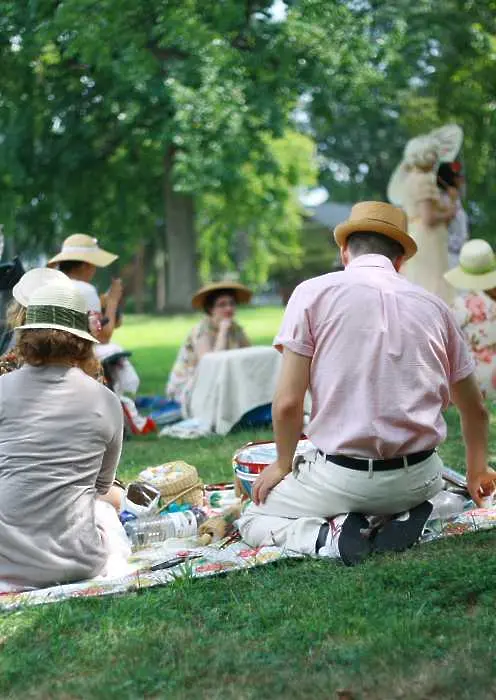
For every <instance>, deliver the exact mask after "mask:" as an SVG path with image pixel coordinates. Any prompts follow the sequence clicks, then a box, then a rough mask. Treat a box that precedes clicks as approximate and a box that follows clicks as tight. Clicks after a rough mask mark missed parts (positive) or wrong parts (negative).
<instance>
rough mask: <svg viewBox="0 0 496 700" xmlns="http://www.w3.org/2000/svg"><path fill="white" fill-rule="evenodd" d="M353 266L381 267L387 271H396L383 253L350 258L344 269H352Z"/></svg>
mask: <svg viewBox="0 0 496 700" xmlns="http://www.w3.org/2000/svg"><path fill="white" fill-rule="evenodd" d="M355 267H381V268H382V269H383V270H388V271H389V272H396V270H395V269H394V265H393V263H392V262H391V260H390V259H389V258H386V256H385V255H377V254H376V253H369V254H368V255H359V256H358V258H355V259H354V260H352V261H351V262H350V263H348V265H347V266H346V269H354V268H355Z"/></svg>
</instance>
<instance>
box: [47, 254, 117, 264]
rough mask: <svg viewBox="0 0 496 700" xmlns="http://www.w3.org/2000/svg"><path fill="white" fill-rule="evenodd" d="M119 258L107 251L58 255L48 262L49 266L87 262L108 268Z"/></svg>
mask: <svg viewBox="0 0 496 700" xmlns="http://www.w3.org/2000/svg"><path fill="white" fill-rule="evenodd" d="M118 257H119V256H118V255H114V253H108V252H107V251H106V250H96V251H88V252H87V253H84V252H83V253H79V252H78V253H64V252H60V253H59V254H58V255H56V256H55V257H53V258H52V259H51V260H49V261H48V264H49V265H56V264H57V263H61V262H67V261H68V260H74V261H76V262H86V263H89V264H90V265H94V266H95V267H108V266H109V265H111V264H112V263H113V262H115V261H116V260H117V258H118Z"/></svg>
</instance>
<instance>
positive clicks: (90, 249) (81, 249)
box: [60, 245, 101, 255]
mask: <svg viewBox="0 0 496 700" xmlns="http://www.w3.org/2000/svg"><path fill="white" fill-rule="evenodd" d="M100 251H101V248H99V247H98V245H81V246H78V245H66V246H62V250H61V251H60V252H61V253H63V254H64V255H65V254H66V253H69V254H71V253H83V254H84V253H99V252H100Z"/></svg>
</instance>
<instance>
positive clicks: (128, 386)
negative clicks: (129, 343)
mask: <svg viewBox="0 0 496 700" xmlns="http://www.w3.org/2000/svg"><path fill="white" fill-rule="evenodd" d="M117 258H118V256H117V255H114V253H109V252H108V251H106V250H103V249H102V248H100V246H99V245H98V241H97V239H96V238H92V237H91V236H87V235H86V234H83V233H75V234H73V235H72V236H69V237H68V238H66V239H65V241H64V243H63V245H62V249H61V251H60V253H58V254H57V255H55V257H53V258H52V259H51V260H50V261H49V263H48V264H49V265H51V266H53V265H57V266H58V268H59V270H60V271H61V272H63V273H65V274H66V275H67V276H68V277H69V279H71V280H72V281H73V282H74V284H75V285H76V286H77V288H78V289H79V291H80V292H81V293H82V295H83V296H84V298H85V299H86V303H87V305H88V309H89V311H90V317H91V322H92V326H91V328H92V333H93V335H94V336H95V338H96V339H97V340H98V341H100V344H99V345H98V347H97V350H96V355H97V357H98V359H99V360H100V361H101V362H102V365H103V367H104V372H105V379H106V381H107V384H108V385H109V386H111V387H112V390H113V391H115V393H116V394H118V396H119V397H120V400H121V403H122V407H123V411H124V413H125V416H126V421H127V423H128V424H129V426H130V428H131V432H133V433H135V434H146V433H149V432H154V431H155V430H156V425H155V423H154V421H153V420H151V419H149V418H145V417H143V416H141V415H140V414H139V412H138V411H137V409H136V406H135V404H134V400H133V399H131V398H130V397H129V396H127V394H130V395H131V396H133V397H134V396H135V395H136V393H137V392H138V388H139V384H140V379H139V376H138V373H137V372H136V369H135V368H134V366H133V365H132V363H131V362H130V360H129V356H130V354H131V353H129V352H126V351H125V350H124V349H123V348H122V347H120V346H119V345H117V344H115V343H111V342H110V341H111V338H112V334H113V332H114V330H115V328H116V327H117V325H119V311H118V310H119V304H120V301H121V299H122V292H123V287H122V281H121V280H120V279H114V280H112V284H111V285H110V289H109V291H108V292H107V294H106V295H105V315H104V316H103V314H102V302H101V298H100V296H99V294H98V292H97V290H96V288H95V287H94V286H93V284H91V282H92V281H93V279H94V277H95V274H96V271H97V268H99V267H108V266H109V265H111V264H112V263H113V262H115V261H116V260H117Z"/></svg>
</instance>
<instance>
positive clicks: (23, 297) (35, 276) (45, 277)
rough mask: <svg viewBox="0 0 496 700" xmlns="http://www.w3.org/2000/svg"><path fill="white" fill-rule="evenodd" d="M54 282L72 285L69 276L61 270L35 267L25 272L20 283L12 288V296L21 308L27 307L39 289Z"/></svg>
mask: <svg viewBox="0 0 496 700" xmlns="http://www.w3.org/2000/svg"><path fill="white" fill-rule="evenodd" d="M54 282H60V283H61V284H70V283H71V282H70V280H69V278H68V277H67V275H64V273H63V272H60V270H52V269H51V268H49V267H35V268H33V269H32V270H28V271H27V272H25V273H24V275H23V276H22V277H21V279H20V280H19V282H18V283H17V284H16V285H15V286H14V287H13V288H12V296H13V297H14V299H15V300H16V301H17V302H18V303H19V304H20V305H21V306H24V307H26V306H27V305H28V302H29V299H30V297H31V295H32V294H33V293H34V292H35V291H36V290H37V289H40V287H44V286H45V285H46V284H53V283H54Z"/></svg>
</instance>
